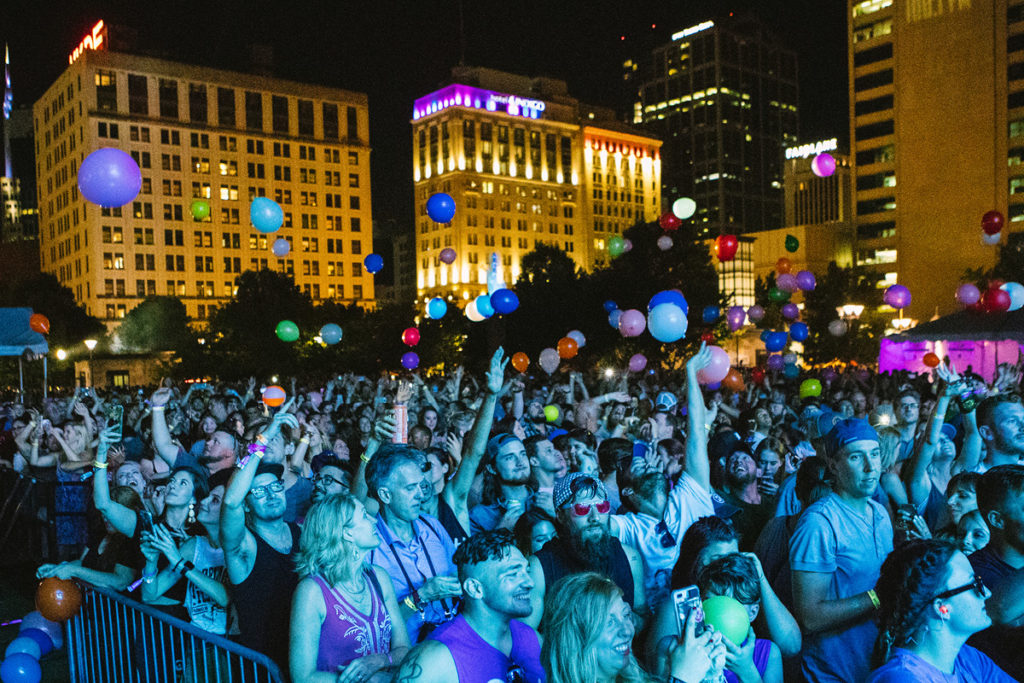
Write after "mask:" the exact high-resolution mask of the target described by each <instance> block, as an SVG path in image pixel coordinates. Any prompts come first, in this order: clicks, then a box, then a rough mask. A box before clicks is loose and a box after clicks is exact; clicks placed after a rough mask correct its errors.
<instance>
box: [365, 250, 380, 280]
mask: <svg viewBox="0 0 1024 683" xmlns="http://www.w3.org/2000/svg"><path fill="white" fill-rule="evenodd" d="M363 266H364V267H365V268H366V272H367V273H369V274H370V275H373V274H374V273H377V272H380V269H381V268H383V267H384V259H383V258H381V255H380V254H368V255H367V256H366V258H364V259H363Z"/></svg>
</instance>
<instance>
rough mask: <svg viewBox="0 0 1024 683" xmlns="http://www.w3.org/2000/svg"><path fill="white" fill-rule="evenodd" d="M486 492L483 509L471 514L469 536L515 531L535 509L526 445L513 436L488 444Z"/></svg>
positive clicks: (479, 506)
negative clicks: (497, 531) (522, 520)
mask: <svg viewBox="0 0 1024 683" xmlns="http://www.w3.org/2000/svg"><path fill="white" fill-rule="evenodd" d="M486 454H487V461H486V463H487V464H486V465H484V481H483V483H484V489H483V496H482V500H483V502H481V503H480V504H479V505H474V506H473V509H472V510H470V511H469V524H470V530H469V533H471V534H475V533H479V532H481V531H491V530H492V529H497V528H502V529H512V527H514V526H515V525H516V522H517V521H519V517H520V516H521V515H522V514H523V513H525V512H529V510H530V508H532V507H533V491H532V490H531V489H530V486H529V484H530V460H529V459H528V458H527V456H526V448H525V447H524V446H523V442H522V441H520V440H519V439H518V438H516V437H514V436H512V435H511V434H498V435H497V436H494V437H491V439H490V440H489V441H488V442H487V449H486Z"/></svg>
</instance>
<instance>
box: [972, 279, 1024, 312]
mask: <svg viewBox="0 0 1024 683" xmlns="http://www.w3.org/2000/svg"><path fill="white" fill-rule="evenodd" d="M956 299H957V301H959V302H960V303H961V304H963V305H964V306H966V307H967V310H969V311H972V312H974V313H1006V312H1007V311H1017V310H1020V308H1021V307H1024V285H1021V284H1020V283H1019V282H1003V281H1002V280H991V281H990V282H989V283H988V287H986V288H985V291H981V290H980V289H978V288H977V287H976V286H975V285H973V284H971V283H969V282H968V283H964V284H962V285H960V286H959V287H958V288H957V290H956Z"/></svg>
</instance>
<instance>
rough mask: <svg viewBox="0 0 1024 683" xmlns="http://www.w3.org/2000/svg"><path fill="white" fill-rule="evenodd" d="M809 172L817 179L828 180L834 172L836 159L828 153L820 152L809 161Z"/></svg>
mask: <svg viewBox="0 0 1024 683" xmlns="http://www.w3.org/2000/svg"><path fill="white" fill-rule="evenodd" d="M811 172H812V173H814V175H816V176H818V177H819V178H828V177H829V176H830V175H832V174H833V173H835V172H836V158H835V157H834V156H832V155H831V154H829V153H828V152H822V153H821V154H819V155H817V156H816V157H814V159H812V160H811Z"/></svg>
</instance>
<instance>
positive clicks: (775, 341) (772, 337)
mask: <svg viewBox="0 0 1024 683" xmlns="http://www.w3.org/2000/svg"><path fill="white" fill-rule="evenodd" d="M788 340H789V336H788V335H787V334H786V333H785V332H769V333H768V338H767V339H765V340H764V347H765V348H766V349H768V351H770V352H772V353H775V352H776V351H781V350H782V349H784V348H786V342H787V341H788Z"/></svg>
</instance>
